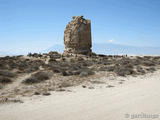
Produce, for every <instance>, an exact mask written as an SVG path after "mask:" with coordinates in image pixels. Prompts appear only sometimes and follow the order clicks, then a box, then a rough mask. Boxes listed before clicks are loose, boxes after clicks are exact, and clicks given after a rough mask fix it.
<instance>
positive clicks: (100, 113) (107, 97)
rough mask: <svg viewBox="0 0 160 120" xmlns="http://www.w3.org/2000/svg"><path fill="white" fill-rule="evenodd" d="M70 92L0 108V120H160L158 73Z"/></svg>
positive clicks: (74, 89) (39, 97) (78, 88)
mask: <svg viewBox="0 0 160 120" xmlns="http://www.w3.org/2000/svg"><path fill="white" fill-rule="evenodd" d="M69 89H71V90H72V92H66V91H65V92H53V94H52V95H51V96H46V97H41V96H38V98H36V99H33V100H26V101H25V102H24V103H12V104H2V105H0V120H130V119H136V120H153V119H154V120H160V102H159V101H160V71H157V72H155V73H152V74H147V75H145V76H139V77H129V78H128V82H125V83H124V84H119V85H118V86H116V87H111V88H106V85H104V86H101V87H100V88H98V87H97V88H95V89H88V88H82V87H81V86H78V87H72V88H69ZM36 97H37V96H36ZM149 115H150V116H149ZM151 115H152V116H151ZM149 117H152V118H149Z"/></svg>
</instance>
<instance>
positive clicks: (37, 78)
mask: <svg viewBox="0 0 160 120" xmlns="http://www.w3.org/2000/svg"><path fill="white" fill-rule="evenodd" d="M48 79H49V74H48V73H47V72H44V71H40V72H37V73H35V74H33V75H31V77H29V78H27V79H25V80H24V81H23V83H25V84H32V83H40V82H42V81H45V80H48Z"/></svg>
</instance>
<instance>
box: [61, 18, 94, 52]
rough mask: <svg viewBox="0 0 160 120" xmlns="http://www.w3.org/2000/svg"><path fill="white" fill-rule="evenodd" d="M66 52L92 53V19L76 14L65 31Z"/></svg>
mask: <svg viewBox="0 0 160 120" xmlns="http://www.w3.org/2000/svg"><path fill="white" fill-rule="evenodd" d="M64 44H65V50H64V54H68V53H69V54H70V53H71V54H84V55H88V54H91V47H92V40H91V21H90V20H86V19H84V18H83V16H74V17H72V21H71V22H69V23H68V25H67V26H66V29H65V31H64Z"/></svg>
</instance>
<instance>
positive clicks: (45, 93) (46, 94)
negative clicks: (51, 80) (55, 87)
mask: <svg viewBox="0 0 160 120" xmlns="http://www.w3.org/2000/svg"><path fill="white" fill-rule="evenodd" d="M43 95H45V96H48V95H51V93H49V92H44V93H43Z"/></svg>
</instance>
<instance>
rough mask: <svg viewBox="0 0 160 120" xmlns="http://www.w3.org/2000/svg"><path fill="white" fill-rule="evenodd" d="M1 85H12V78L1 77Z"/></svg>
mask: <svg viewBox="0 0 160 120" xmlns="http://www.w3.org/2000/svg"><path fill="white" fill-rule="evenodd" d="M0 83H2V84H8V83H12V80H11V79H10V78H8V77H3V76H0Z"/></svg>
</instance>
